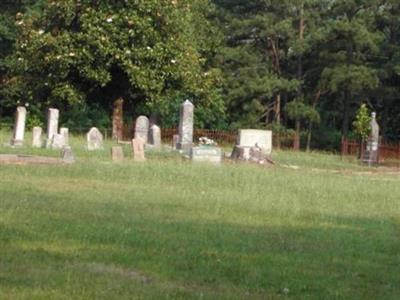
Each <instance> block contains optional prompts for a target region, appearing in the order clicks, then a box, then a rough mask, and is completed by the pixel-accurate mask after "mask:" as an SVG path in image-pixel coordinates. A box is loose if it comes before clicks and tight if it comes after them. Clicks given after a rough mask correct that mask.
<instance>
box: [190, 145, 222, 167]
mask: <svg viewBox="0 0 400 300" xmlns="http://www.w3.org/2000/svg"><path fill="white" fill-rule="evenodd" d="M190 158H191V159H192V161H195V162H210V163H216V164H219V163H221V161H222V150H221V148H218V147H209V146H200V147H193V148H192V150H191V153H190Z"/></svg>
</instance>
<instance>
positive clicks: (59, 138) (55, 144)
mask: <svg viewBox="0 0 400 300" xmlns="http://www.w3.org/2000/svg"><path fill="white" fill-rule="evenodd" d="M64 146H65V138H64V136H63V135H62V134H58V133H56V134H53V137H52V139H51V148H52V149H62V148H63V147H64Z"/></svg>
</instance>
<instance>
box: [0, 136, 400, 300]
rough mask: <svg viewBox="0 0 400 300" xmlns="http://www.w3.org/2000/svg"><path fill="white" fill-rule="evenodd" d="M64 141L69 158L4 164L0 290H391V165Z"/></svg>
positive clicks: (399, 245)
mask: <svg viewBox="0 0 400 300" xmlns="http://www.w3.org/2000/svg"><path fill="white" fill-rule="evenodd" d="M4 139H5V138H4V135H3V142H4ZM72 144H73V148H74V150H75V153H76V155H77V162H76V163H75V164H73V165H68V166H45V165H40V166H23V165H0V299H286V298H288V299H399V297H400V176H398V175H385V174H373V175H362V174H361V173H358V172H355V173H352V172H350V171H349V172H338V173H334V172H330V171H326V172H325V171H323V170H322V171H321V169H324V168H325V167H328V168H330V169H340V170H344V169H345V168H346V166H347V167H348V168H349V169H351V170H355V169H357V170H358V169H359V168H361V167H358V166H356V165H355V164H348V163H345V162H342V161H341V160H340V158H338V157H336V156H333V155H330V156H327V155H321V154H304V153H303V154H295V153H288V152H281V153H277V154H276V155H275V160H276V161H277V162H279V163H282V164H291V163H292V161H293V164H296V165H300V168H299V169H297V170H294V169H290V168H284V167H276V168H273V169H268V168H263V167H259V166H253V165H243V164H230V163H228V164H224V165H222V166H212V165H208V164H192V163H190V162H188V161H185V160H183V159H181V158H180V157H178V156H176V155H173V154H162V155H161V154H155V153H149V155H148V157H149V159H148V161H147V162H145V163H135V162H132V161H131V159H130V158H129V157H128V158H127V160H126V161H125V162H124V163H112V162H111V160H110V155H109V147H110V145H111V144H110V143H107V145H106V148H105V150H103V151H99V152H95V153H89V152H87V151H85V150H84V141H83V140H82V139H79V138H76V139H73V140H72ZM125 150H126V153H127V154H129V148H128V147H126V149H125ZM0 152H1V153H11V152H14V153H15V152H19V153H36V154H45V155H53V156H57V155H58V152H57V151H51V150H32V149H30V148H29V147H27V148H24V149H17V150H15V149H10V148H6V147H0ZM291 157H292V159H291ZM314 168H317V169H318V170H317V171H316V170H314ZM361 170H363V169H362V168H361Z"/></svg>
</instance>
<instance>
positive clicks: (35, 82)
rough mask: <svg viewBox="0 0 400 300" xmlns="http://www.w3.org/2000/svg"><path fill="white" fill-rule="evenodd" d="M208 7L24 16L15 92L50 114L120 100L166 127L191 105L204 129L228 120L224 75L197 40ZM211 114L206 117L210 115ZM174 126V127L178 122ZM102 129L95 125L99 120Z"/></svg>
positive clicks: (79, 4)
mask: <svg viewBox="0 0 400 300" xmlns="http://www.w3.org/2000/svg"><path fill="white" fill-rule="evenodd" d="M207 5H208V2H207V1H203V0H193V1H189V0H188V1H167V0H146V1H113V2H110V1H105V0H104V1H89V0H82V1H75V0H66V1H48V2H46V5H45V7H44V10H43V13H42V15H41V16H27V15H21V16H20V17H19V19H18V20H17V24H18V25H19V30H20V34H19V36H18V40H17V43H16V51H15V53H14V54H13V55H12V57H11V58H10V68H11V70H12V72H11V76H12V79H11V80H10V81H9V88H8V89H9V90H13V91H16V93H15V96H14V99H15V100H16V98H19V99H21V100H22V101H25V102H29V103H30V104H31V106H32V105H34V106H36V107H38V108H40V109H42V110H43V109H44V108H46V107H48V106H57V107H59V108H61V109H64V110H66V111H72V110H74V109H76V108H78V111H83V110H85V109H87V107H97V108H99V109H104V110H106V111H107V112H110V111H111V107H112V103H113V101H114V100H116V99H118V98H120V97H122V98H124V99H125V100H127V102H128V112H130V113H148V114H150V112H156V113H158V114H159V115H161V117H162V119H163V121H164V122H165V123H168V122H170V123H171V122H172V121H173V118H172V117H171V118H170V119H168V116H171V114H172V111H173V113H174V114H177V113H176V112H177V107H178V105H179V104H180V102H182V100H184V99H185V98H190V99H192V100H193V102H194V103H195V105H197V108H198V109H197V110H196V111H197V112H198V115H199V116H200V117H199V118H197V121H198V124H199V125H200V126H207V125H209V124H210V123H213V122H216V120H218V119H220V118H219V116H220V115H222V117H223V107H222V106H221V103H222V102H221V97H220V96H219V93H218V69H216V68H212V67H211V66H210V65H207V59H206V58H205V57H204V56H202V54H204V53H205V52H207V51H210V49H208V48H207V46H206V45H207V44H205V43H203V44H201V43H200V42H197V40H196V39H193V36H198V37H199V38H200V39H201V38H203V37H202V33H201V32H202V30H203V28H201V27H200V28H199V27H198V26H197V27H196V26H194V24H195V23H196V24H197V25H198V22H194V21H196V20H197V18H198V17H199V16H198V14H199V13H200V12H199V11H200V10H196V11H195V12H194V11H193V7H199V6H200V7H203V8H204V7H205V6H207ZM205 112H207V113H205ZM171 120H172V121H171ZM92 122H93V123H95V120H92Z"/></svg>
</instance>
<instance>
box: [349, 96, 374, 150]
mask: <svg viewBox="0 0 400 300" xmlns="http://www.w3.org/2000/svg"><path fill="white" fill-rule="evenodd" d="M370 123H371V117H370V113H369V111H368V108H367V105H365V103H363V104H361V106H360V108H359V109H358V111H357V114H356V119H355V121H354V122H353V128H354V132H355V133H356V134H357V136H358V137H359V138H360V139H361V141H362V142H364V141H365V140H366V139H367V138H368V136H369V134H370V132H371V125H370Z"/></svg>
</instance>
